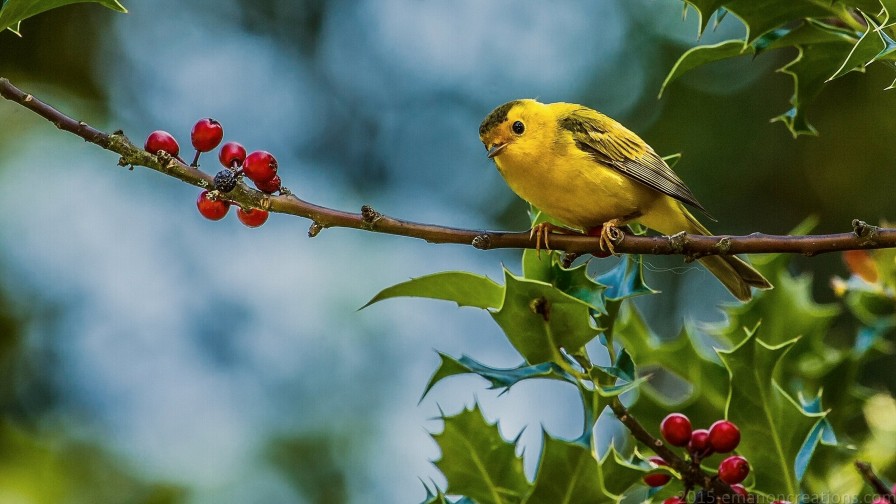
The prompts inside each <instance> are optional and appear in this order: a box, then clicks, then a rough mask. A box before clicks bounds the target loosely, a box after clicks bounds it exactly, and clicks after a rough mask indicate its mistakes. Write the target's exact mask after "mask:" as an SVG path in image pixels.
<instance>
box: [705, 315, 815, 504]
mask: <svg viewBox="0 0 896 504" xmlns="http://www.w3.org/2000/svg"><path fill="white" fill-rule="evenodd" d="M756 334H757V331H756V330H753V331H748V333H747V337H746V338H745V339H744V340H743V342H741V343H740V344H739V345H738V346H737V347H735V348H734V349H732V350H729V351H719V352H718V353H719V357H720V358H721V359H722V362H723V363H724V364H725V367H726V368H727V369H728V373H729V376H730V393H729V396H728V405H727V408H726V409H727V412H726V413H727V414H726V417H727V418H728V420H730V421H732V422H734V423H735V424H736V425H737V426H738V427H740V430H741V443H740V445H739V446H738V448H737V451H738V453H740V454H741V455H743V456H745V457H746V458H747V459H748V460H749V461H750V466H751V468H752V474H753V475H754V480H755V485H754V489H755V490H756V491H758V492H762V493H765V494H769V495H772V494H775V495H780V494H784V495H799V494H800V476H801V475H802V474H800V475H798V474H797V457H798V455H799V454H800V450H801V449H802V447H803V445H804V443H805V442H806V440H807V439H808V437H809V435H810V433H811V431H812V429H813V428H814V427H815V426H816V424H818V423H819V421H820V420H821V419H823V418H824V416H825V415H824V413H809V412H807V411H805V410H804V409H803V408H802V407H800V405H799V404H798V403H797V402H796V401H794V400H793V399H792V398H791V397H790V396H789V395H788V394H787V393H786V392H784V390H783V389H781V387H780V386H779V385H778V384H777V383H776V382H775V380H774V379H773V376H774V372H775V368H776V367H777V366H778V363H779V362H780V361H781V358H782V357H783V356H784V354H786V353H787V351H788V350H790V349H791V348H792V347H793V346H794V344H796V339H793V340H790V341H785V342H783V343H780V344H777V345H770V344H767V343H765V342H764V341H761V340H759V339H758V338H757V337H756ZM802 462H805V463H808V460H806V461H801V463H802Z"/></svg>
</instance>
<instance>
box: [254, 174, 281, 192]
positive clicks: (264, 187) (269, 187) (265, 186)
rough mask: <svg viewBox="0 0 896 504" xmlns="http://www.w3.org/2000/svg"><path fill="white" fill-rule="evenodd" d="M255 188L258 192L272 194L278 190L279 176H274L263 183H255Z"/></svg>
mask: <svg viewBox="0 0 896 504" xmlns="http://www.w3.org/2000/svg"><path fill="white" fill-rule="evenodd" d="M255 187H257V188H258V190H259V191H264V192H266V193H268V194H274V193H275V192H277V191H279V190H280V175H274V178H272V179H271V180H267V181H264V182H255Z"/></svg>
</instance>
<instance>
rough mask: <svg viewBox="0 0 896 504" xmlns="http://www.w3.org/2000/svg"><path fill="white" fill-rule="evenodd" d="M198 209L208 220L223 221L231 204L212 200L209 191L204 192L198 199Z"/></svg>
mask: <svg viewBox="0 0 896 504" xmlns="http://www.w3.org/2000/svg"><path fill="white" fill-rule="evenodd" d="M196 207H197V208H198V209H199V213H201V214H202V216H203V217H205V218H206V219H209V220H221V219H223V218H224V216H225V215H227V211H228V210H230V202H229V201H224V200H220V199H216V198H212V197H211V196H209V193H208V191H202V192H201V193H199V198H197V199H196Z"/></svg>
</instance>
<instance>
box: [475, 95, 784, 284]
mask: <svg viewBox="0 0 896 504" xmlns="http://www.w3.org/2000/svg"><path fill="white" fill-rule="evenodd" d="M479 138H480V140H482V143H483V144H485V148H486V149H487V150H488V157H489V158H491V159H494V161H495V164H496V165H497V167H498V171H499V172H500V173H501V175H502V176H503V177H504V180H506V181H507V184H508V185H509V186H510V188H511V189H513V191H514V192H515V193H517V194H518V195H519V196H520V197H522V198H523V199H524V200H526V201H528V202H530V203H532V204H533V205H535V206H536V207H538V208H539V209H541V210H543V211H544V212H545V213H546V214H548V215H550V216H551V217H553V218H554V219H556V220H558V221H560V222H561V223H563V224H565V225H567V226H570V227H572V228H575V229H578V230H581V231H584V232H591V231H592V230H595V229H598V228H601V240H600V244H601V248H604V246H606V247H607V248H609V249H610V251H611V252H612V251H613V242H612V236H613V235H614V233H617V232H618V229H616V227H617V226H621V225H624V224H626V223H629V222H639V223H641V224H643V225H644V226H647V227H648V228H651V229H654V230H656V231H659V232H660V233H663V234H665V235H673V234H676V233H679V232H681V231H685V232H687V233H693V234H701V235H709V234H711V233H710V232H709V230H707V229H706V228H705V227H703V225H702V224H700V222H698V221H697V219H696V218H694V216H693V215H691V213H690V212H689V211H688V209H687V208H686V207H685V206H684V205H685V204H688V205H690V206H692V207H694V208H697V209H699V210H701V211H703V212H706V210H705V209H704V208H703V205H701V204H700V203H699V202H698V201H697V199H696V198H695V197H694V194H693V193H692V192H691V190H690V189H688V187H687V186H686V185H685V184H684V182H682V180H681V179H680V178H679V177H678V175H676V174H675V172H673V171H672V169H671V168H670V167H669V165H667V164H666V162H665V161H663V159H662V158H661V157H660V156H658V155H657V153H656V152H654V150H653V149H652V148H651V147H650V146H649V145H647V143H645V142H644V140H642V139H641V138H640V137H639V136H638V135H636V134H634V133H632V132H631V131H629V130H628V129H626V128H625V127H624V126H623V125H621V124H619V123H618V122H616V121H615V120H613V119H611V118H609V117H607V116H605V115H603V114H601V113H600V112H597V111H595V110H592V109H590V108H588V107H584V106H582V105H576V104H573V103H548V104H544V103H539V102H537V101H535V100H515V101H512V102H508V103H505V104H504V105H501V106H500V107H498V108H496V109H495V110H493V111H492V112H491V113H490V114H489V115H488V116H487V117H486V118H485V120H483V121H482V124H481V125H480V126H479ZM550 229H551V228H550V226H548V227H542V228H536V229H533V231H537V232H538V234H539V245H540V238H541V235H542V233H544V238H545V242H546V243H545V245H546V246H547V237H548V233H549V232H550ZM700 262H701V263H703V265H704V266H705V267H706V269H708V270H709V271H710V273H712V274H713V275H715V276H716V278H718V279H719V281H721V282H722V284H723V285H724V286H725V287H726V288H728V290H729V291H731V293H732V294H734V296H735V297H736V298H738V299H740V300H743V301H747V300H749V299H750V298H751V297H752V293H751V292H750V287H751V286H752V287H757V288H759V289H770V288H772V285H771V284H770V283H769V282H768V280H766V279H765V277H763V276H762V275H761V274H760V273H759V272H758V271H756V270H755V269H753V267H752V266H750V265H749V264H748V263H746V262H745V261H743V260H742V259H740V258H738V257H735V256H707V257H702V258H700Z"/></svg>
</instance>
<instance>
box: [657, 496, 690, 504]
mask: <svg viewBox="0 0 896 504" xmlns="http://www.w3.org/2000/svg"><path fill="white" fill-rule="evenodd" d="M687 502H688V501H686V500H684V499H682V498H681V497H679V496H677V495H675V496H673V497H669V498H668V499H666V500H664V501H663V504H687Z"/></svg>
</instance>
